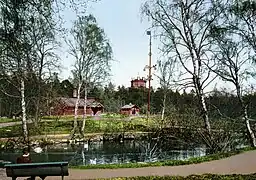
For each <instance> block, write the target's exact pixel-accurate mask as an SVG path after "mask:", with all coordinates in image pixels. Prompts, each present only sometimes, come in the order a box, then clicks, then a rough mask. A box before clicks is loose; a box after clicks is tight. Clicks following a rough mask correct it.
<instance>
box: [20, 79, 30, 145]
mask: <svg viewBox="0 0 256 180" xmlns="http://www.w3.org/2000/svg"><path fill="white" fill-rule="evenodd" d="M20 93H21V109H22V129H23V137H24V142H25V143H28V141H29V139H28V127H27V114H26V101H25V82H24V79H21V88H20Z"/></svg>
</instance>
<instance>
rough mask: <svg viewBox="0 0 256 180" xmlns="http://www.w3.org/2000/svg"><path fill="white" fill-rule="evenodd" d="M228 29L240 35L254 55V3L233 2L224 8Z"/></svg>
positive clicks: (249, 1)
mask: <svg viewBox="0 0 256 180" xmlns="http://www.w3.org/2000/svg"><path fill="white" fill-rule="evenodd" d="M224 8H225V9H226V10H228V12H227V13H226V20H227V21H226V22H228V28H229V30H231V31H232V32H233V33H235V34H238V35H240V36H241V37H242V38H243V40H244V41H246V42H247V43H248V44H249V45H250V46H251V47H252V48H253V49H254V52H255V53H256V1H255V0H234V1H231V2H230V4H227V5H226V6H224Z"/></svg>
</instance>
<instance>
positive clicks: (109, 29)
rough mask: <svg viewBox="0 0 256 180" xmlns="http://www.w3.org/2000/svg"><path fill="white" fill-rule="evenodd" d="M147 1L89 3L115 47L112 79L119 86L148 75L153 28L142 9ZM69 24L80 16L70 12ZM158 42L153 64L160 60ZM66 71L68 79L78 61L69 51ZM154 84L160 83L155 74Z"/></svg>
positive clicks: (67, 14) (64, 59)
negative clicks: (147, 32)
mask: <svg viewBox="0 0 256 180" xmlns="http://www.w3.org/2000/svg"><path fill="white" fill-rule="evenodd" d="M142 3H143V0H101V1H98V2H97V3H89V5H88V7H87V13H88V14H89V13H91V14H93V15H94V16H95V17H96V19H97V22H98V25H99V26H100V27H101V28H103V29H104V31H105V34H106V35H107V37H108V38H109V40H110V44H111V46H112V49H113V57H114V61H113V62H112V72H111V74H112V77H111V82H112V83H114V85H116V86H119V85H120V86H122V85H124V86H125V87H129V86H130V83H131V82H130V81H131V78H135V77H137V76H138V75H139V76H140V77H147V74H148V71H143V69H144V67H145V66H146V65H147V64H148V61H149V57H148V54H149V36H147V35H146V31H147V30H148V28H149V27H150V23H149V22H148V21H147V19H143V17H142V15H141V11H140V7H141V4H142ZM64 18H65V20H66V27H67V28H70V27H71V26H72V21H74V20H75V19H76V16H75V14H74V13H72V12H71V11H66V12H65V16H64ZM157 51H158V45H157V43H156V42H154V39H152V63H153V64H155V63H156V61H157ZM61 59H62V65H63V70H62V73H61V77H62V78H63V79H66V78H68V77H69V76H70V75H71V74H70V71H71V69H72V65H73V64H74V62H75V60H74V59H73V58H72V56H70V55H68V53H67V52H63V53H62V55H61ZM152 86H153V87H156V86H158V80H157V78H154V77H153V81H152Z"/></svg>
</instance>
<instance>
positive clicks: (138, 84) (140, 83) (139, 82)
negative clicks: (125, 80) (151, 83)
mask: <svg viewBox="0 0 256 180" xmlns="http://www.w3.org/2000/svg"><path fill="white" fill-rule="evenodd" d="M146 82H147V81H146V79H145V78H143V77H142V78H140V77H139V76H138V77H137V78H135V79H132V80H131V88H146Z"/></svg>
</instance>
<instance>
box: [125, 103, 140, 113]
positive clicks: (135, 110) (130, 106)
mask: <svg viewBox="0 0 256 180" xmlns="http://www.w3.org/2000/svg"><path fill="white" fill-rule="evenodd" d="M139 111H140V109H139V107H138V106H137V105H134V104H131V103H130V104H127V105H124V106H123V107H121V109H120V113H121V114H124V115H138V114H139Z"/></svg>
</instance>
